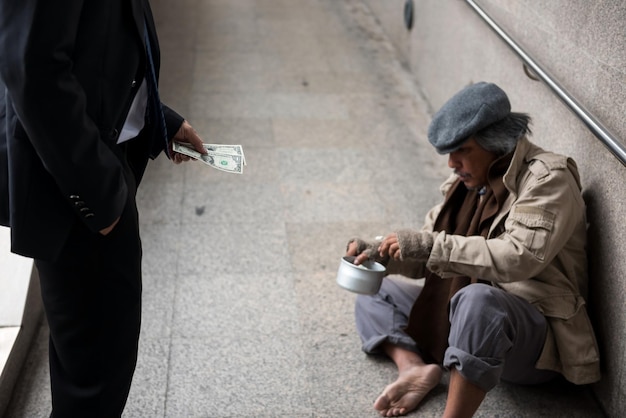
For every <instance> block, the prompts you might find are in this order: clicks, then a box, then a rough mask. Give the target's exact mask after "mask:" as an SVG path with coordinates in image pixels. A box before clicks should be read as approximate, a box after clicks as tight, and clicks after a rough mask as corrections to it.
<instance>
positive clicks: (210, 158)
mask: <svg viewBox="0 0 626 418" xmlns="http://www.w3.org/2000/svg"><path fill="white" fill-rule="evenodd" d="M206 145H210V144H206ZM212 145H215V144H212ZM219 147H224V148H223V149H222V151H224V152H216V151H214V150H209V149H208V148H207V147H206V146H205V148H207V154H201V153H199V152H198V151H196V150H195V149H193V148H191V147H189V146H187V145H186V144H182V143H180V142H174V151H175V152H178V153H181V154H185V155H187V156H189V157H191V158H194V159H196V160H198V161H202V162H203V163H205V164H206V165H208V166H210V167H213V168H215V169H217V170H220V171H225V172H227V173H236V174H241V173H243V165H244V156H243V149H241V146H239V148H240V149H239V150H237V149H232V148H231V149H229V148H228V146H222V145H220V146H219Z"/></svg>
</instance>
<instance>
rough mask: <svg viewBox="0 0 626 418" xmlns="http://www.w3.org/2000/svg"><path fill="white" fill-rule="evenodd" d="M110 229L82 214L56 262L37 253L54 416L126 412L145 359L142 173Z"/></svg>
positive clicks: (131, 185) (130, 176) (131, 183)
mask: <svg viewBox="0 0 626 418" xmlns="http://www.w3.org/2000/svg"><path fill="white" fill-rule="evenodd" d="M127 174H128V175H127V179H128V181H127V183H128V184H129V196H128V201H127V204H126V207H125V209H124V212H123V213H122V215H121V218H120V221H119V223H118V224H117V225H116V227H115V228H114V229H113V231H112V232H111V233H110V234H108V235H107V236H102V235H100V234H98V233H93V232H91V231H90V230H88V229H87V228H85V227H84V226H83V224H82V223H81V222H80V221H78V220H77V222H76V224H75V225H74V227H73V230H72V232H71V234H70V238H69V239H68V241H67V243H66V244H65V246H64V248H63V250H62V253H61V256H60V257H59V259H58V260H56V261H55V262H53V263H51V262H47V261H42V260H35V265H36V267H37V269H38V270H39V278H40V282H41V293H42V299H43V303H44V308H45V312H46V317H47V320H48V325H49V327H50V347H49V357H50V381H51V388H52V415H51V416H52V417H55V418H66V417H119V416H120V415H121V414H122V411H123V409H124V406H125V404H126V399H127V397H128V393H129V390H130V384H131V380H132V377H133V373H134V370H135V365H136V362H137V347H138V340H139V330H140V325H141V254H142V250H141V241H140V238H139V224H138V217H137V207H136V204H135V190H136V186H135V179H134V175H133V174H131V170H130V168H129V169H128V170H127Z"/></svg>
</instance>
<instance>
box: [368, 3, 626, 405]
mask: <svg viewBox="0 0 626 418" xmlns="http://www.w3.org/2000/svg"><path fill="white" fill-rule="evenodd" d="M363 1H364V2H365V3H367V5H368V6H369V8H370V10H371V12H372V13H373V14H374V15H375V16H376V18H377V19H378V20H379V21H380V23H381V25H382V26H383V27H384V29H385V31H386V33H387V34H388V36H389V38H390V39H391V40H392V42H393V43H394V44H395V46H396V47H397V49H398V52H399V55H400V57H401V59H402V60H403V62H404V63H405V65H406V66H407V68H408V69H409V70H410V71H411V72H412V73H413V75H414V78H415V81H416V82H417V84H418V87H419V88H420V89H421V91H422V92H423V94H424V97H425V99H426V100H427V101H428V103H429V104H430V106H431V110H435V111H436V110H437V109H438V108H439V107H440V106H441V105H442V104H443V103H444V102H445V101H446V100H447V99H448V98H449V97H450V96H452V95H453V94H454V93H455V92H457V91H458V90H459V89H461V88H462V87H463V86H465V85H467V84H468V83H471V82H476V81H481V80H486V81H493V82H495V83H497V84H498V85H500V86H501V87H502V88H503V89H504V90H505V91H506V92H507V93H508V94H509V97H510V99H511V104H512V107H513V110H515V111H522V112H528V113H530V114H531V116H533V119H534V124H533V131H534V136H533V141H534V142H536V143H538V144H539V145H541V146H543V147H545V148H548V149H551V150H554V151H557V152H560V153H564V154H566V155H570V156H571V157H573V158H574V159H575V160H576V161H577V162H578V165H579V168H580V171H581V175H582V178H583V186H584V189H585V190H584V196H585V199H586V201H587V204H588V214H589V222H590V228H589V239H590V242H589V255H590V290H589V292H590V294H589V305H590V306H589V307H590V312H591V315H592V321H593V322H594V325H595V327H596V331H597V335H598V338H599V341H600V345H601V347H600V348H601V353H602V355H603V379H602V381H601V382H599V383H597V384H595V385H593V387H592V390H593V391H594V393H595V394H596V396H597V398H598V399H599V401H600V403H601V404H602V405H603V407H604V409H605V411H606V412H607V414H608V415H609V416H611V417H618V416H625V414H626V384H624V380H626V359H624V356H625V354H624V353H626V327H625V326H624V323H625V319H626V318H625V316H626V314H625V308H624V306H625V305H626V303H625V302H626V300H625V299H626V279H625V277H624V273H625V272H626V242H625V240H624V238H623V237H624V236H626V222H624V219H626V206H625V204H624V201H625V200H624V197H625V196H626V184H625V183H626V182H625V180H626V168H625V167H624V166H623V165H622V164H621V163H620V162H618V160H617V159H616V158H615V157H614V156H613V155H612V154H611V153H610V152H609V151H608V150H607V149H606V148H605V147H604V146H603V145H602V144H601V142H600V141H599V140H598V139H597V138H596V137H595V136H594V135H592V134H591V133H590V132H589V130H588V129H587V128H586V126H585V125H584V124H583V123H582V122H581V121H580V120H579V119H578V118H577V117H576V116H575V115H574V114H573V113H572V112H570V111H569V110H568V108H567V107H566V106H565V105H564V104H563V103H562V102H561V101H559V100H558V99H557V98H556V96H555V95H553V93H552V92H551V91H550V90H549V88H548V87H547V86H545V85H544V84H543V83H541V82H537V81H533V80H531V79H530V78H528V77H527V76H526V75H525V73H524V71H523V67H522V62H521V61H520V60H519V59H518V58H517V56H516V54H515V53H514V52H513V51H511V50H510V49H509V48H508V47H507V46H506V44H505V43H504V42H503V41H502V40H501V39H500V38H499V37H498V36H497V35H496V34H495V33H494V32H493V31H491V29H489V28H488V26H487V25H486V24H485V23H484V22H483V20H482V19H481V18H479V17H478V15H477V14H476V13H475V12H474V11H473V10H472V9H471V8H470V6H469V5H468V4H467V3H466V2H464V1H459V0H417V1H415V3H414V6H415V14H414V27H413V29H412V31H410V32H409V31H407V30H406V28H405V27H404V21H403V8H404V2H405V1H404V0H363ZM477 3H478V4H479V5H480V6H481V7H483V8H484V9H485V10H486V11H487V12H488V13H489V14H490V15H491V16H492V17H493V18H494V19H495V20H496V21H497V22H498V23H499V24H500V26H502V27H503V28H504V29H505V30H506V31H507V32H508V33H509V35H511V37H512V38H513V39H515V40H516V41H517V42H518V43H520V44H521V45H522V47H523V48H524V49H525V50H526V52H528V53H529V54H530V55H531V56H533V57H534V58H535V59H536V60H537V61H538V62H539V63H540V64H541V65H542V66H543V67H544V68H545V69H546V70H547V71H549V72H550V73H551V74H552V75H553V76H554V77H555V79H556V80H557V81H558V82H559V83H560V84H561V85H562V86H563V87H564V88H565V89H566V90H568V91H569V92H570V94H571V95H572V96H574V97H575V98H576V99H577V100H578V101H579V102H580V103H581V104H582V105H583V106H584V107H586V108H587V109H588V111H589V112H590V113H592V114H593V115H594V116H595V117H596V118H597V119H598V120H599V121H601V122H602V123H603V124H604V125H605V126H606V127H607V128H608V129H609V130H610V131H612V132H613V134H614V135H615V136H616V137H617V138H618V139H621V140H622V142H623V141H624V140H626V122H625V119H624V114H626V65H625V64H626V29H625V27H626V25H625V23H626V4H625V3H624V2H623V1H622V0H606V1H600V0H595V1H589V0H550V1H546V0H478V1H477Z"/></svg>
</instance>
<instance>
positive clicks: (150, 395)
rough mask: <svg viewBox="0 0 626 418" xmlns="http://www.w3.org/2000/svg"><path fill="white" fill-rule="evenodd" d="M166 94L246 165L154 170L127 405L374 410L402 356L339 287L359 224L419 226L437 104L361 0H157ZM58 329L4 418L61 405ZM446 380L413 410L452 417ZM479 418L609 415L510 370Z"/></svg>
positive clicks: (41, 347) (432, 185) (216, 410)
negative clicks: (377, 350) (363, 320)
mask: <svg viewBox="0 0 626 418" xmlns="http://www.w3.org/2000/svg"><path fill="white" fill-rule="evenodd" d="M152 4H153V8H154V11H155V15H156V18H157V25H158V29H159V33H160V37H161V49H162V55H163V65H162V96H163V98H164V101H166V102H167V103H168V104H170V105H171V107H173V108H175V109H177V110H179V112H180V113H181V114H183V115H185V116H186V117H187V118H188V119H189V121H190V122H191V123H192V124H193V125H194V127H195V128H196V130H197V131H198V132H199V133H200V134H201V135H202V136H203V137H204V139H205V141H206V142H214V143H238V144H242V145H243V146H244V150H245V152H246V159H247V163H248V166H247V167H246V168H245V172H244V173H243V175H230V174H226V173H222V172H218V171H216V170H213V169H211V168H209V167H206V166H204V165H202V164H200V163H193V164H186V165H181V166H174V165H172V164H171V163H170V162H169V161H167V160H166V159H164V158H163V157H161V158H159V159H157V160H156V161H154V162H153V163H151V165H150V166H149V169H148V172H147V174H146V177H145V180H144V182H143V184H142V187H141V190H140V196H139V205H140V212H141V220H142V221H141V226H142V236H143V242H144V249H145V251H144V252H145V257H144V320H143V329H142V335H141V342H140V357H139V364H138V367H137V371H136V374H135V379H134V382H133V387H132V390H131V394H130V398H129V401H128V405H127V408H126V411H125V416H126V417H292V418H296V417H341V418H357V417H358V418H362V417H375V416H378V415H377V414H376V412H375V411H374V410H373V408H372V403H373V400H374V399H375V398H376V396H377V395H378V394H379V392H380V391H381V390H382V388H383V387H384V386H385V385H386V384H388V383H389V382H391V381H392V380H394V378H395V368H394V366H393V365H392V364H391V363H390V362H388V361H386V360H384V359H380V358H368V357H366V356H365V355H364V354H363V353H362V352H361V351H360V348H359V346H360V344H359V340H358V337H357V335H356V334H355V331H354V325H353V302H354V295H353V294H350V293H348V292H346V291H343V290H341V289H340V288H338V286H337V285H336V284H335V282H334V280H335V273H336V269H337V267H338V263H339V259H340V257H341V256H342V254H343V251H344V248H345V243H346V242H347V240H348V238H350V237H352V236H354V235H359V236H363V237H371V236H375V235H379V234H383V233H386V232H389V231H390V230H392V229H393V228H396V227H401V226H404V227H406V226H414V227H418V226H419V225H420V224H421V222H422V219H423V217H424V215H425V213H426V211H427V209H428V208H429V207H430V206H432V205H433V204H434V203H435V202H437V201H438V200H439V198H440V197H439V193H438V186H439V183H440V182H441V181H442V180H443V179H444V178H445V177H446V175H447V168H446V160H445V157H440V156H437V155H436V154H435V153H434V152H433V150H432V149H431V147H430V146H429V145H428V142H427V140H426V137H425V132H426V128H427V125H428V122H429V118H430V109H429V108H428V106H427V104H426V103H427V101H426V100H425V99H424V98H423V97H422V96H421V95H420V90H419V87H418V86H415V85H414V84H413V81H412V79H411V76H410V74H409V73H408V72H407V71H406V70H405V68H403V66H402V65H401V64H400V63H399V62H398V60H397V57H396V56H395V54H394V50H393V48H392V47H391V45H390V43H389V42H388V40H387V39H386V37H385V35H384V34H383V33H382V31H381V29H380V27H379V26H378V25H377V24H376V20H375V18H374V17H373V16H372V15H371V14H369V12H368V10H367V8H366V7H365V6H364V5H363V4H362V3H361V2H360V1H358V0H345V1H343V0H342V1H337V0H256V1H253V0H237V1H234V0H159V1H153V2H152ZM46 338H47V329H46V327H45V325H44V326H42V328H41V331H40V334H39V337H38V338H37V340H36V342H35V344H34V345H33V347H32V350H31V353H30V354H29V357H28V360H27V364H26V366H25V369H24V371H23V373H22V375H21V378H20V381H19V383H18V386H17V388H16V392H15V395H14V398H13V400H12V403H11V405H10V406H9V410H8V415H7V416H9V417H11V418H17V417H29V418H30V417H47V416H48V414H49V411H50V409H49V403H50V395H49V384H48V372H47V360H46ZM446 383H447V375H446V376H445V377H444V379H443V381H442V383H441V385H439V386H438V387H437V388H436V389H435V390H434V391H433V393H432V394H431V395H430V396H429V397H428V398H427V399H426V400H425V401H424V402H423V405H422V406H421V408H419V409H418V411H417V412H415V413H413V414H411V415H412V416H424V417H435V416H440V414H441V412H442V410H443V407H444V403H445V397H446ZM477 416H480V417H496V416H500V417H537V416H550V417H568V418H573V417H601V416H602V414H601V413H600V411H599V409H598V407H597V406H596V405H595V403H594V402H593V400H592V399H591V397H590V395H589V393H588V391H587V390H586V389H585V388H577V387H574V386H571V385H567V384H557V385H549V386H544V387H538V388H526V387H520V386H514V385H508V384H502V385H500V386H499V387H498V388H496V389H495V390H494V391H492V392H491V393H489V394H488V396H487V399H486V400H485V402H484V403H483V405H482V406H481V408H480V410H479V412H478V414H477Z"/></svg>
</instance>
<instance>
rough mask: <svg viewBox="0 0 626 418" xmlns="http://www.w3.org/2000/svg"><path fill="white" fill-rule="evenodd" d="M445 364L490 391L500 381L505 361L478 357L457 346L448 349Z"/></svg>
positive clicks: (447, 367)
mask: <svg viewBox="0 0 626 418" xmlns="http://www.w3.org/2000/svg"><path fill="white" fill-rule="evenodd" d="M443 365H444V367H445V368H446V369H451V368H453V367H454V368H455V369H456V370H457V371H458V372H459V373H460V374H461V376H463V377H464V378H465V379H466V380H468V381H470V382H472V383H473V384H475V385H476V386H478V387H479V388H481V389H482V390H484V391H485V392H489V391H490V390H491V389H493V388H494V387H495V386H496V385H497V384H498V382H499V381H500V376H501V375H502V369H503V363H502V362H501V361H498V360H496V359H489V358H478V357H476V356H473V355H471V354H469V353H467V352H465V351H463V350H459V349H458V348H455V347H448V349H447V350H446V353H445V356H444V359H443Z"/></svg>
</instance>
